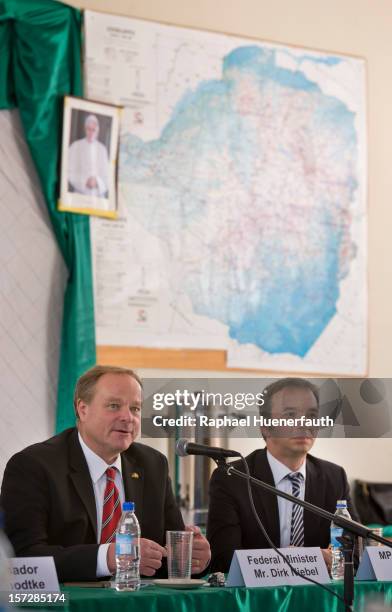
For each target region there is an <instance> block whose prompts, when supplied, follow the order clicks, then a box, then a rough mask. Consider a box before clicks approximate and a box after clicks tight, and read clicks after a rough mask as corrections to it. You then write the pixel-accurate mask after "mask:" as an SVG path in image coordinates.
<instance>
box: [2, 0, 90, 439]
mask: <svg viewBox="0 0 392 612" xmlns="http://www.w3.org/2000/svg"><path fill="white" fill-rule="evenodd" d="M81 26H82V16H81V13H80V11H79V10H77V9H74V8H72V7H70V6H67V5H65V4H62V3H60V2H56V1H54V0H0V108H2V109H10V108H13V107H15V106H16V107H17V108H18V109H19V113H20V116H21V121H22V125H23V128H24V132H25V136H26V140H27V143H28V146H29V148H30V151H31V155H32V158H33V161H34V163H35V166H36V169H37V172H38V176H39V178H40V181H41V187H42V191H43V194H44V197H45V201H46V205H47V208H48V212H49V217H50V219H51V222H52V226H53V231H54V233H55V236H56V240H57V242H58V245H59V248H60V250H61V253H62V255H63V257H64V260H65V263H66V265H67V268H68V273H69V275H68V282H67V287H66V291H65V296H64V310H63V324H62V333H61V351H60V364H59V379H58V401H57V415H56V431H62V430H63V429H65V428H66V427H70V426H72V425H73V424H74V422H75V418H74V412H73V405H72V398H73V389H74V386H75V382H76V379H77V378H78V376H80V374H81V373H82V372H83V371H85V370H86V369H87V368H89V367H90V366H92V365H94V363H95V360H96V352H95V326H94V301H93V283H92V265H91V251H90V226H89V219H88V217H85V216H83V215H76V214H72V213H61V212H58V211H57V198H58V190H59V177H60V161H61V130H62V109H63V96H64V95H66V94H69V95H74V96H81V95H82V74H81Z"/></svg>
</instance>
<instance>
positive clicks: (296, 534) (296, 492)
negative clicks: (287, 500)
mask: <svg viewBox="0 0 392 612" xmlns="http://www.w3.org/2000/svg"><path fill="white" fill-rule="evenodd" d="M287 478H289V479H290V480H291V486H292V494H293V496H294V497H298V498H299V497H300V492H301V483H302V480H303V475H302V474H301V473H300V472H294V473H293V474H288V475H287ZM303 545H304V509H303V508H302V506H298V505H297V504H294V503H293V507H292V511H291V535H290V546H303Z"/></svg>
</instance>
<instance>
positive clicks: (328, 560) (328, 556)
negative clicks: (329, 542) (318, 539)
mask: <svg viewBox="0 0 392 612" xmlns="http://www.w3.org/2000/svg"><path fill="white" fill-rule="evenodd" d="M321 552H322V553H323V557H324V561H325V564H326V566H327V569H328V571H329V573H331V567H332V550H331V549H330V548H322V549H321Z"/></svg>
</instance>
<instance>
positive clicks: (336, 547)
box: [331, 499, 351, 580]
mask: <svg viewBox="0 0 392 612" xmlns="http://www.w3.org/2000/svg"><path fill="white" fill-rule="evenodd" d="M335 515H336V516H343V517H344V518H347V519H351V516H350V513H349V511H348V510H347V501H346V500H345V499H339V500H338V501H337V502H336V512H335ZM342 535H343V529H342V528H341V527H339V526H338V525H336V524H335V523H333V522H332V523H331V550H332V567H331V578H332V580H343V578H344V557H343V546H342V543H341V542H339V540H338V539H337V538H340V537H341V536H342Z"/></svg>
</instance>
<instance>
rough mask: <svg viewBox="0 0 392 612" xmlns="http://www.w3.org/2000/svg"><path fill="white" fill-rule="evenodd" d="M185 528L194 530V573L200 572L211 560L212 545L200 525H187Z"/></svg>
mask: <svg viewBox="0 0 392 612" xmlns="http://www.w3.org/2000/svg"><path fill="white" fill-rule="evenodd" d="M185 530H186V531H193V546H192V570H191V571H192V574H200V572H202V571H203V570H204V569H205V568H206V567H207V565H208V564H209V562H210V559H211V550H210V545H209V543H208V541H207V540H206V538H205V537H204V536H203V535H202V534H201V532H200V529H199V527H193V526H192V527H185Z"/></svg>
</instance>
